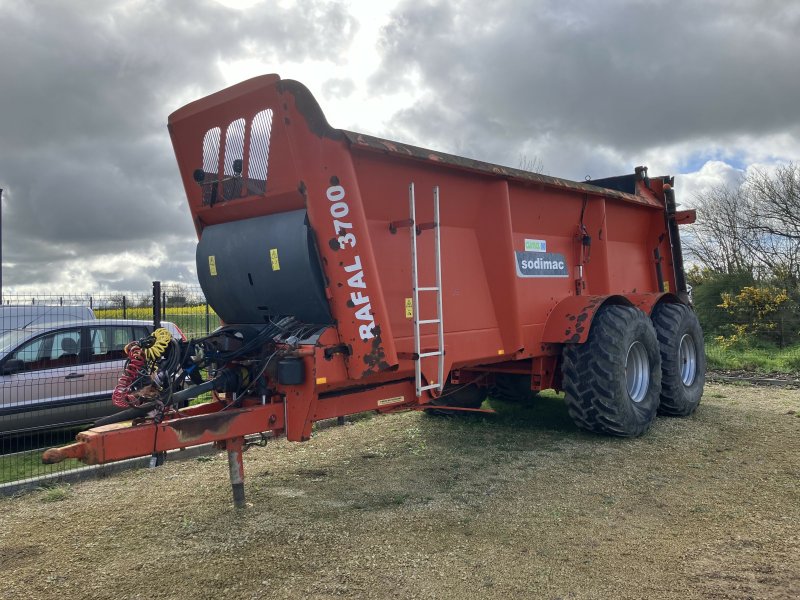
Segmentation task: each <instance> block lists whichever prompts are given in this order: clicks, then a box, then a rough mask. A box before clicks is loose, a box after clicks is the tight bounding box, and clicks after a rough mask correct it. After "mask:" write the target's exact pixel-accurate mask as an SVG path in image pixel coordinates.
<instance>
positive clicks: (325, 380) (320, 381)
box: [317, 377, 328, 385]
mask: <svg viewBox="0 0 800 600" xmlns="http://www.w3.org/2000/svg"><path fill="white" fill-rule="evenodd" d="M326 383H328V378H327V377H317V385H324V384H326Z"/></svg>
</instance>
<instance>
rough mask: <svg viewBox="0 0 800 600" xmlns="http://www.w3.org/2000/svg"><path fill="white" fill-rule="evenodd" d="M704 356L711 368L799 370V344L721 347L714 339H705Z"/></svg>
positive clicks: (789, 371)
mask: <svg viewBox="0 0 800 600" xmlns="http://www.w3.org/2000/svg"><path fill="white" fill-rule="evenodd" d="M706 358H707V359H708V366H709V368H711V369H721V370H727V371H755V372H758V373H797V372H800V345H797V346H791V347H788V348H735V347H734V348H723V347H722V346H720V345H719V344H718V343H717V342H716V341H714V340H707V341H706Z"/></svg>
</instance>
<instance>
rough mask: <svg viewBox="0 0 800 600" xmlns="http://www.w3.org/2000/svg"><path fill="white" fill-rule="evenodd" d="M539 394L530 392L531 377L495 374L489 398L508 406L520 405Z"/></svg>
mask: <svg viewBox="0 0 800 600" xmlns="http://www.w3.org/2000/svg"><path fill="white" fill-rule="evenodd" d="M538 393H539V392H534V391H533V390H531V376H530V375H521V374H518V373H496V374H495V376H494V385H492V386H491V387H490V388H489V397H490V398H493V399H495V400H500V401H501V402H507V403H508V404H522V403H524V402H527V401H529V400H530V399H531V398H533V397H534V396H536V395H537V394H538Z"/></svg>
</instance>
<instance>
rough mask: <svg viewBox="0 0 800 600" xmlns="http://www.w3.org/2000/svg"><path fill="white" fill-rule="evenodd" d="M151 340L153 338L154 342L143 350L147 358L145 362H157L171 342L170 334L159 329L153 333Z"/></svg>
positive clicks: (161, 328)
mask: <svg viewBox="0 0 800 600" xmlns="http://www.w3.org/2000/svg"><path fill="white" fill-rule="evenodd" d="M153 338H155V342H153V345H152V346H150V347H149V348H145V350H144V354H145V357H147V360H158V359H159V358H161V355H162V354H164V352H165V351H166V350H167V346H169V343H170V342H171V341H172V334H171V333H170V332H169V331H167V330H166V329H164V328H163V327H160V328H159V329H156V330H155V331H154V332H153Z"/></svg>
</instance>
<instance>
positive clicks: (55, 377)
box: [0, 281, 220, 485]
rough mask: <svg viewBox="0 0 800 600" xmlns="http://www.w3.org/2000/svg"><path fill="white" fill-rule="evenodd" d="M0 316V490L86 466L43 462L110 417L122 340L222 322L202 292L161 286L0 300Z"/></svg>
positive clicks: (199, 330)
mask: <svg viewBox="0 0 800 600" xmlns="http://www.w3.org/2000/svg"><path fill="white" fill-rule="evenodd" d="M0 315H1V316H2V331H0V485H2V484H4V483H8V482H12V481H18V480H21V479H27V478H31V477H38V476H41V475H50V474H53V473H60V472H64V471H66V470H70V469H74V468H76V467H79V466H83V465H82V464H81V463H79V462H78V461H76V460H68V461H65V462H63V463H59V464H56V465H43V464H42V463H41V454H42V452H43V451H44V450H45V449H47V448H49V447H52V446H58V445H62V444H66V443H70V442H71V441H72V440H74V438H75V435H76V434H77V433H78V432H79V431H81V430H82V429H86V428H87V427H89V426H91V424H92V423H93V422H94V421H95V420H96V419H98V418H99V417H102V416H105V415H108V414H111V413H112V412H114V411H115V408H114V406H113V405H112V403H111V392H112V391H113V389H114V387H115V386H116V384H117V381H118V378H119V377H120V375H121V374H122V371H123V367H124V365H125V359H126V357H125V353H124V348H125V345H126V344H127V343H128V342H130V341H132V340H135V339H141V338H142V337H145V336H147V335H149V333H150V332H152V331H153V329H154V327H155V325H157V324H163V325H164V326H166V327H167V328H168V329H169V330H170V331H171V332H172V333H173V336H176V337H180V336H185V337H186V338H193V337H200V336H203V335H207V334H208V333H210V332H211V331H213V330H214V329H216V328H217V327H218V326H219V324H220V321H219V318H218V317H217V316H216V314H215V313H214V311H213V310H212V309H211V307H210V306H209V305H208V303H207V302H206V300H205V297H204V295H203V292H202V290H201V289H200V287H199V286H188V285H161V283H160V282H157V281H156V282H153V286H152V289H151V290H147V291H143V292H134V293H107V294H96V293H92V294H72V295H64V294H39V295H36V296H31V295H14V294H4V295H3V304H2V307H0ZM173 325H174V327H173Z"/></svg>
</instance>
